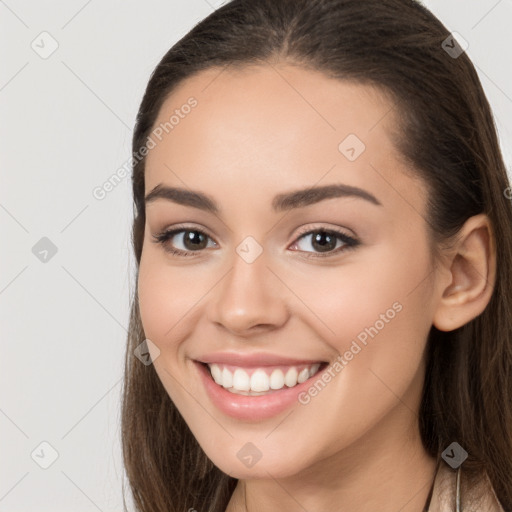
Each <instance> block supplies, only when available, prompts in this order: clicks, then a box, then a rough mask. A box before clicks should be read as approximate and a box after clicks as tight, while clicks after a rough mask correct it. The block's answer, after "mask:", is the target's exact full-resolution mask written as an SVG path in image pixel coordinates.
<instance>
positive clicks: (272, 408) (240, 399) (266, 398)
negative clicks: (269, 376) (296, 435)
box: [194, 361, 326, 421]
mask: <svg viewBox="0 0 512 512" xmlns="http://www.w3.org/2000/svg"><path fill="white" fill-rule="evenodd" d="M194 363H195V365H196V366H197V368H198V370H199V373H200V375H201V379H202V381H203V383H204V386H205V388H206V392H207V393H208V396H209V397H210V399H211V400H212V402H213V403H214V404H215V406H216V407H217V408H218V409H220V410H221V411H222V412H223V413H224V414H226V415H228V416H231V417H233V418H237V419H240V420H249V421H257V420H263V419H267V418H271V417H272V416H276V415H277V414H279V413H281V412H283V411H285V410H286V409H287V408H288V407H290V406H291V405H292V404H294V403H295V404H297V403H298V395H299V394H300V393H301V392H303V391H306V390H307V389H308V388H309V387H310V386H311V381H312V380H313V379H318V378H319V376H320V374H321V373H322V371H323V369H325V368H322V366H324V367H325V366H326V365H325V364H323V365H322V366H321V367H320V371H318V372H317V373H315V375H313V377H310V378H309V379H307V380H305V381H304V382H302V383H301V384H297V385H296V386H294V387H292V388H288V387H284V388H283V389H280V390H278V391H273V392H271V393H269V394H268V395H260V396H247V395H237V394H235V393H231V392H230V391H227V390H226V389H224V388H223V387H222V386H219V385H218V384H217V383H216V382H215V381H214V380H213V378H212V377H211V375H210V370H209V369H208V367H207V366H205V365H203V364H202V363H199V362H197V361H194Z"/></svg>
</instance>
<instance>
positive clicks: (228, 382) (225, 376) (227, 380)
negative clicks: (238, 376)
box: [217, 368, 233, 388]
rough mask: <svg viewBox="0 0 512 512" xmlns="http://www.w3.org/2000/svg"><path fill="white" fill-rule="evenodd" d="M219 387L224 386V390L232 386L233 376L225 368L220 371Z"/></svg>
mask: <svg viewBox="0 0 512 512" xmlns="http://www.w3.org/2000/svg"><path fill="white" fill-rule="evenodd" d="M217 384H218V383H217ZM221 385H222V386H224V387H225V388H230V387H232V386H233V374H232V373H231V372H230V371H229V370H228V369H227V368H224V369H223V370H222V381H221Z"/></svg>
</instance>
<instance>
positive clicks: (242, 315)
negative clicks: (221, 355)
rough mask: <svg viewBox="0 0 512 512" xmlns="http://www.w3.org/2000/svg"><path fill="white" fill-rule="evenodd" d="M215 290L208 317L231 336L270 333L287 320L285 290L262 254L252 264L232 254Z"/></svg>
mask: <svg viewBox="0 0 512 512" xmlns="http://www.w3.org/2000/svg"><path fill="white" fill-rule="evenodd" d="M215 290H216V292H215V293H213V295H212V296H211V300H210V310H209V314H208V318H209V319H210V321H211V322H213V323H215V324H216V325H217V326H218V327H221V328H223V329H225V330H226V331H229V332H230V333H232V334H235V335H238V336H250V335H251V334H255V333H261V332H262V331H265V330H269V331H271V330H273V329H277V328H279V327H282V326H283V325H284V324H285V323H286V321H287V319H288V317H289V310H288V307H287V303H286V301H287V296H288V294H287V293H286V291H287V288H286V286H285V285H284V284H283V283H282V281H281V280H280V279H279V278H278V277H277V276H276V272H275V271H274V270H273V269H272V270H271V268H269V266H268V261H267V259H266V258H265V252H263V253H262V254H261V255H260V256H259V257H258V258H257V259H256V260H255V261H253V262H252V263H248V262H247V261H245V260H244V259H243V258H242V257H240V256H239V255H238V254H235V257H234V258H233V266H232V268H231V269H230V271H228V273H227V274H226V275H225V276H224V278H223V279H222V280H221V282H220V283H219V284H218V286H216V287H215ZM212 291H213V290H212Z"/></svg>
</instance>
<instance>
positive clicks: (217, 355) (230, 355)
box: [196, 352, 323, 367]
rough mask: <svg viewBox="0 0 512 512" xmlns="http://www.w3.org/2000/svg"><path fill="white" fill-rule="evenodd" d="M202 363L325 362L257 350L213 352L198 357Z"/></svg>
mask: <svg viewBox="0 0 512 512" xmlns="http://www.w3.org/2000/svg"><path fill="white" fill-rule="evenodd" d="M196 361H199V362H200V363H221V364H230V365H233V366H247V367H250V366H280V365H283V366H293V365H303V364H315V363H320V362H323V361H321V360H320V359H292V358H290V357H285V356H280V355H277V354H269V353H265V352H257V353H251V354H243V353H236V352H212V353H210V354H205V355H203V356H201V357H199V358H197V359H196Z"/></svg>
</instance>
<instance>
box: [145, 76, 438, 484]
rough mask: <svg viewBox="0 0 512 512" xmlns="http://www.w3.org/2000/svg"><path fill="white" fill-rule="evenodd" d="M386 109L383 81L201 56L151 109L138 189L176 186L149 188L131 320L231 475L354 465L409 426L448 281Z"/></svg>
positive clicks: (395, 444)
mask: <svg viewBox="0 0 512 512" xmlns="http://www.w3.org/2000/svg"><path fill="white" fill-rule="evenodd" d="M191 97H193V99H190V98H191ZM173 116H174V117H173ZM165 123H167V124H165ZM393 123H394V111H393V109H392V104H391V103H389V102H388V101H387V100H386V99H385V97H384V96H383V95H381V94H379V92H378V91H377V90H376V89H373V88H370V87H368V86H362V85H356V84H349V83H345V82H341V81H337V80H334V79H330V78H327V77H325V76H323V75H321V74H319V73H316V72H312V71H306V70H303V69H299V68H295V67H291V66H279V67H276V68H274V67H271V66H265V67H263V66H261V67H250V68H246V69H244V70H240V69H239V70H234V69H231V70H224V71H222V72H221V70H220V69H209V70H207V71H204V72H201V73H199V74H197V75H196V76H194V77H193V78H191V79H188V80H187V81H185V82H183V83H182V84H181V86H180V87H179V88H178V89H177V90H176V91H175V92H173V94H172V96H170V97H169V98H168V99H167V100H166V102H165V103H164V105H163V107H162V109H161V111H160V113H159V117H158V119H157V121H156V123H155V126H154V131H153V135H152V136H151V137H152V142H149V143H148V147H152V149H151V150H150V151H149V154H148V156H147V161H146V175H145V192H146V195H147V194H150V193H151V192H152V191H153V189H155V187H157V186H159V188H160V189H163V187H169V188H172V189H179V191H168V193H167V194H164V193H162V194H153V199H152V200H149V199H148V200H147V202H146V225H145V234H144V245H143V251H142V257H141V261H140V272H139V280H138V294H139V304H140V312H141V318H142V323H143V327H144V331H145V335H146V337H147V339H149V340H150V342H151V343H149V346H150V350H151V352H152V355H153V356H154V367H155V370H156V372H157V374H158V376H159V378H160V379H161V381H162V383H163V385H164V387H165V389H166V390H167V392H168V394H169V396H170V397H171V399H172V401H173V402H174V403H175V404H176V406H177V407H178V409H179V411H180V412H181V414H182V415H183V417H184V419H185V421H186V422H187V424H188V425H189V427H190V429H191V431H192V432H193V434H194V436H195V437H196V438H197V440H198V442H199V444H200V445H201V446H202V448H203V449H204V451H205V452H206V454H207V455H208V457H209V458H210V459H211V460H212V461H213V462H214V463H215V464H216V465H217V466H218V467H219V468H220V469H222V470H223V471H224V472H226V473H229V474H230V475H232V476H235V477H236V478H268V476H269V474H271V475H272V476H273V477H276V478H277V477H284V476H290V475H294V474H298V473H300V472H302V471H305V470H308V469H311V468H313V467H314V465H315V464H320V463H321V461H323V462H322V463H325V461H326V460H327V459H329V460H330V461H331V462H332V463H333V464H334V463H335V461H340V463H341V461H344V463H346V462H347V461H348V460H350V461H352V462H351V463H352V465H353V464H356V463H357V461H358V460H362V459H360V458H361V457H363V458H364V457H366V456H374V455H375V454H376V453H378V452H379V453H382V452H383V451H385V450H393V449H399V448H400V446H399V443H400V442H402V443H403V440H404V439H405V438H406V436H407V435H408V432H409V433H411V432H415V429H416V423H417V419H418V417H417V414H416V412H417V409H418V406H419V403H420V396H421V390H422V386H423V379H424V359H423V357H424V348H425V344H426V339H427V335H428V332H429V330H430V327H431V325H432V318H433V316H434V313H435V308H436V303H437V301H438V299H439V296H440V293H441V292H440V290H441V287H440V286H439V279H438V276H437V274H436V272H435V271H433V269H432V267H431V260H430V251H429V245H428V235H427V223H426V220H425V218H426V214H425V207H426V189H425V186H424V185H423V183H422V182H421V181H419V180H417V179H414V178H413V177H411V175H409V174H407V169H406V167H405V165H404V164H403V163H402V162H400V160H399V157H398V154H397V152H396V151H395V149H394V147H393V145H392V143H391V139H390V133H391V131H390V130H391V128H392V127H393V126H394V125H393ZM162 127H163V128H162ZM363 144H364V145H363ZM324 187H339V188H337V189H332V190H331V189H327V188H324ZM343 187H346V188H343ZM329 190H330V191H329ZM196 194H200V198H198V197H197V196H196ZM203 196H207V200H206V201H205V200H204V199H203ZM288 196H290V197H288ZM172 230H176V233H174V234H173V235H170V236H168V237H167V240H163V241H162V242H163V243H157V242H156V241H155V237H157V236H158V235H159V234H160V233H162V232H165V231H172ZM173 249H174V250H178V251H188V253H186V254H187V255H182V254H181V253H180V254H173V253H171V252H170V251H171V250H173ZM152 347H153V348H152ZM158 351H159V352H158ZM205 363H211V364H214V363H216V367H214V369H213V370H212V371H213V374H214V376H215V378H216V380H217V382H215V381H214V379H213V377H212V376H210V370H209V368H210V367H209V366H207V365H206V364H205ZM315 363H317V364H315ZM327 363H329V364H328V365H327ZM318 364H321V366H320V367H318ZM294 368H295V369H294ZM315 371H317V373H316V374H314V372H315ZM297 376H298V377H299V382H297ZM304 379H306V380H304ZM295 383H296V384H295ZM294 384H295V385H294ZM233 385H234V386H235V387H236V388H237V389H238V391H236V390H235V389H231V390H228V389H227V388H229V387H232V386H233ZM248 388H250V389H255V390H260V391H259V394H258V395H252V396H251V395H250V394H249V391H248ZM265 389H268V391H266V392H265V391H264V390H265ZM261 390H263V391H261ZM233 391H235V392H233ZM414 435H415V434H410V436H411V439H412V438H414Z"/></svg>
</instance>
